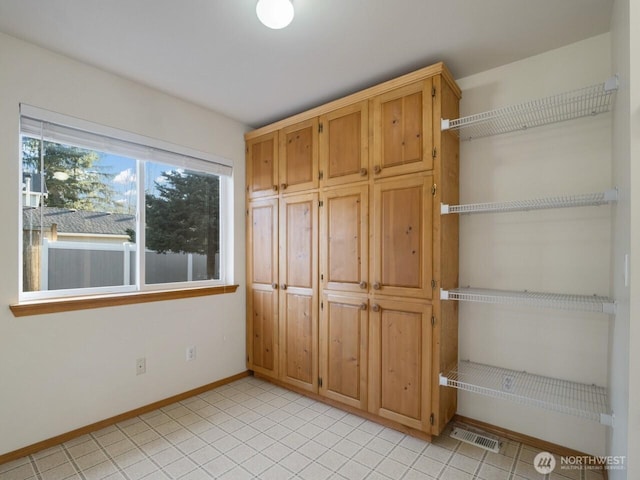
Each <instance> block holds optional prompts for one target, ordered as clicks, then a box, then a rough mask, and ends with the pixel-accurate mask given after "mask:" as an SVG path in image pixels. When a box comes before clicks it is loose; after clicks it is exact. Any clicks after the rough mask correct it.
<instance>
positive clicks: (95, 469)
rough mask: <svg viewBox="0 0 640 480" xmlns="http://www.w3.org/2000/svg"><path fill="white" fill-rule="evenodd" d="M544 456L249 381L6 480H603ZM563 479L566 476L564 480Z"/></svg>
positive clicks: (34, 463) (102, 435) (34, 460)
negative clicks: (495, 447)
mask: <svg viewBox="0 0 640 480" xmlns="http://www.w3.org/2000/svg"><path fill="white" fill-rule="evenodd" d="M537 453H538V451H537V450H535V449H533V448H530V447H528V446H526V445H523V444H520V443H515V442H510V441H507V440H505V441H504V442H503V444H502V448H501V450H500V453H497V454H496V453H489V452H487V451H486V450H482V449H480V448H478V447H475V446H471V445H468V444H465V443H461V442H458V441H456V440H454V439H452V438H451V437H449V436H448V434H446V435H445V434H443V435H441V436H440V437H438V438H437V439H434V441H433V443H427V442H424V441H422V440H418V439H416V438H413V437H410V436H407V435H404V434H402V433H399V432H397V431H395V430H392V429H389V428H386V427H383V426H380V425H378V424H376V423H373V422H370V421H368V420H364V419H362V418H360V417H357V416H355V415H352V414H349V413H346V412H343V411H341V410H338V409H336V408H332V407H329V406H327V405H325V404H323V403H320V402H316V401H314V400H311V399H308V398H306V397H304V396H301V395H298V394H296V393H293V392H290V391H287V390H285V389H283V388H280V387H277V386H274V385H272V384H270V383H268V382H265V381H262V380H260V379H256V378H254V377H247V378H243V379H241V380H238V381H236V382H233V383H231V384H228V385H225V386H222V387H219V388H217V389H215V390H211V391H208V392H206V393H203V394H201V395H198V396H195V397H192V398H189V399H187V400H184V401H182V402H178V403H174V404H172V405H169V406H167V407H164V408H161V409H159V410H155V411H153V412H150V413H147V414H144V415H141V416H139V417H136V418H133V419H130V420H127V421H124V422H121V423H118V424H116V425H113V426H110V427H107V428H105V429H103V430H100V431H97V432H94V433H91V434H88V435H84V436H82V437H79V438H76V439H74V440H71V441H69V442H66V443H64V444H61V445H58V446H55V447H53V448H50V449H47V450H45V451H41V452H39V453H36V454H33V455H29V456H28V457H23V458H21V459H18V460H16V461H13V462H10V463H6V464H3V465H0V480H27V479H28V480H32V479H39V480H58V479H60V480H62V479H86V480H92V479H108V480H116V479H129V480H135V479H141V478H144V479H147V480H155V479H174V478H180V479H185V480H195V479H209V478H222V479H231V480H243V479H252V478H257V479H265V480H268V479H274V480H283V479H289V478H295V479H303V480H312V479H313V480H315V479H328V478H331V479H340V480H344V479H346V480H359V479H369V480H374V479H378V480H388V479H407V480H409V479H422V480H432V479H440V480H471V479H483V480H525V479H535V480H538V479H548V480H551V479H557V480H567V479H572V480H602V474H601V473H599V472H594V471H583V472H581V471H571V470H567V471H564V470H563V471H557V472H555V473H553V474H551V475H550V476H543V475H540V474H539V473H537V472H536V471H535V470H534V468H533V464H532V462H533V458H534V457H535V455H536V454H537ZM561 474H562V475H561Z"/></svg>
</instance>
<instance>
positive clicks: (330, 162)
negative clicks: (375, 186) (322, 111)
mask: <svg viewBox="0 0 640 480" xmlns="http://www.w3.org/2000/svg"><path fill="white" fill-rule="evenodd" d="M368 132H369V103H368V101H364V102H359V103H356V104H354V105H349V106H348V107H344V108H340V109H338V110H335V111H333V112H330V113H327V114H326V115H322V116H321V117H320V172H321V173H320V178H321V184H322V186H332V185H341V184H343V183H353V182H358V181H360V180H367V179H368V178H369V171H368V165H369V133H368Z"/></svg>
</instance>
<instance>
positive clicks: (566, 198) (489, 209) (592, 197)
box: [440, 188, 618, 215]
mask: <svg viewBox="0 0 640 480" xmlns="http://www.w3.org/2000/svg"><path fill="white" fill-rule="evenodd" d="M617 200H618V190H617V189H615V188H613V189H611V190H607V191H605V192H599V193H584V194H579V195H557V196H555V197H547V198H535V199H531V200H513V201H509V202H492V203H470V204H466V205H448V204H446V203H442V204H440V214H441V215H448V214H451V213H460V214H469V213H503V212H527V211H530V210H544V209H554V208H570V207H589V206H599V205H605V204H609V203H613V202H616V201H617Z"/></svg>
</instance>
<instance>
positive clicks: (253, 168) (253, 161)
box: [246, 131, 279, 198]
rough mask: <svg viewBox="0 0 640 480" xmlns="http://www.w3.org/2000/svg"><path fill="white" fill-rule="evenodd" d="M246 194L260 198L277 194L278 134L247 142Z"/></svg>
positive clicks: (269, 134)
mask: <svg viewBox="0 0 640 480" xmlns="http://www.w3.org/2000/svg"><path fill="white" fill-rule="evenodd" d="M246 164H247V194H248V197H249V198H260V197H265V196H269V195H273V194H274V193H278V188H279V187H278V184H279V179H278V132H277V131H275V132H271V133H268V134H266V135H262V136H260V137H257V138H254V139H251V140H247V147H246Z"/></svg>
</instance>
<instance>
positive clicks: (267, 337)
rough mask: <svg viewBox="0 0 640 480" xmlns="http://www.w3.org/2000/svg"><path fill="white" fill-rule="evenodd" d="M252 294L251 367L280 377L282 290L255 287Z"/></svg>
mask: <svg viewBox="0 0 640 480" xmlns="http://www.w3.org/2000/svg"><path fill="white" fill-rule="evenodd" d="M248 297H249V298H248V302H247V306H248V312H247V313H248V315H247V317H248V320H249V321H248V325H247V327H248V330H249V331H248V332H247V333H248V335H247V339H248V342H247V343H248V345H247V353H248V355H247V356H248V367H249V368H250V369H251V370H254V371H256V372H258V373H261V374H263V375H267V376H269V377H272V378H278V291H277V290H275V289H273V288H272V287H271V286H264V287H262V288H260V287H254V288H252V289H250V290H249V293H248Z"/></svg>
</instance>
